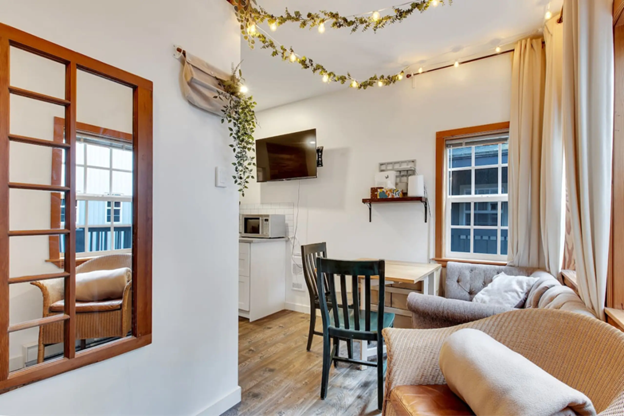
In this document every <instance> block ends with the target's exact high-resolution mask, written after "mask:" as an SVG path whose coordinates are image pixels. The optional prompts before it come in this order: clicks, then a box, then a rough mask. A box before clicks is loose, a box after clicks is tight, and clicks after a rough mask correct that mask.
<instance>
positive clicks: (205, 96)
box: [180, 52, 230, 115]
mask: <svg viewBox="0 0 624 416" xmlns="http://www.w3.org/2000/svg"><path fill="white" fill-rule="evenodd" d="M229 78H230V75H229V74H227V73H225V72H223V71H221V70H219V69H217V68H215V67H214V66H212V65H210V64H209V63H208V62H205V61H203V60H201V59H199V58H198V57H196V56H193V55H191V54H190V53H188V52H185V53H184V69H183V70H182V78H181V80H180V84H181V88H182V94H184V98H186V99H187V100H188V102H190V103H191V104H193V105H194V106H196V107H198V108H201V109H202V110H204V111H208V112H210V113H213V114H217V115H222V113H221V109H223V101H221V100H220V99H218V98H214V97H216V96H218V93H219V92H220V91H222V89H221V85H220V83H221V81H225V80H227V79H229Z"/></svg>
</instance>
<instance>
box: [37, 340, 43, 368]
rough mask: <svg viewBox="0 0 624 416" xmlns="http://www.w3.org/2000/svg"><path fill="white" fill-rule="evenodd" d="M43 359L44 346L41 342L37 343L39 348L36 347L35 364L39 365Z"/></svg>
mask: <svg viewBox="0 0 624 416" xmlns="http://www.w3.org/2000/svg"><path fill="white" fill-rule="evenodd" d="M44 359H45V345H43V342H41V341H39V346H38V347H37V364H41V363H42V362H43V360H44Z"/></svg>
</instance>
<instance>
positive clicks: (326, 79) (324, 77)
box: [323, 74, 329, 83]
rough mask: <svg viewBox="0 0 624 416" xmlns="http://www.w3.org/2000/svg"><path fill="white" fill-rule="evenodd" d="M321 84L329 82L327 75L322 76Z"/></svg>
mask: <svg viewBox="0 0 624 416" xmlns="http://www.w3.org/2000/svg"><path fill="white" fill-rule="evenodd" d="M323 82H325V83H328V82H329V75H327V74H324V75H323Z"/></svg>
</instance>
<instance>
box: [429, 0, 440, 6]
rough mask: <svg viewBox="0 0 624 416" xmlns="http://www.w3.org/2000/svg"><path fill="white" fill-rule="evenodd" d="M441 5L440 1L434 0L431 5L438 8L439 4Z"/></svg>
mask: <svg viewBox="0 0 624 416" xmlns="http://www.w3.org/2000/svg"><path fill="white" fill-rule="evenodd" d="M439 3H440V2H439V1H438V0H433V1H432V2H431V5H432V6H433V7H438V4H439Z"/></svg>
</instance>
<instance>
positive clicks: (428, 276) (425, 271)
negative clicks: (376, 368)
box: [358, 258, 442, 369]
mask: <svg viewBox="0 0 624 416" xmlns="http://www.w3.org/2000/svg"><path fill="white" fill-rule="evenodd" d="M358 260H376V259H370V258H366V259H358ZM441 270H442V266H441V265H440V264H437V263H412V262H404V261H394V260H386V261H385V282H386V287H385V292H386V293H391V294H398V295H404V296H407V295H409V294H410V293H412V292H417V293H423V294H426V295H432V296H437V295H438V293H439V287H440V273H441ZM361 279H363V277H361ZM371 279H373V280H379V276H372V277H371ZM419 283H420V285H418V284H419ZM378 285H379V284H378V283H377V286H378ZM416 285H418V286H419V288H418V289H417V288H415V286H416ZM371 286H374V282H373V284H372V285H371ZM405 286H407V287H405ZM360 287H361V288H362V289H361V293H360V299H362V302H364V301H365V296H366V293H365V289H364V285H363V284H362V285H360ZM386 298H387V297H386ZM361 304H363V303H361ZM374 309H376V308H374ZM384 312H385V313H394V314H395V315H400V316H405V317H410V318H411V316H412V313H411V312H410V311H409V310H407V308H397V307H394V306H392V304H391V305H390V306H388V305H384ZM384 351H385V346H384ZM376 353H377V349H376V348H375V347H373V348H369V347H368V343H367V342H366V341H360V359H361V360H367V359H368V357H370V356H374V355H376ZM361 368H362V369H364V368H366V366H361Z"/></svg>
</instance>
